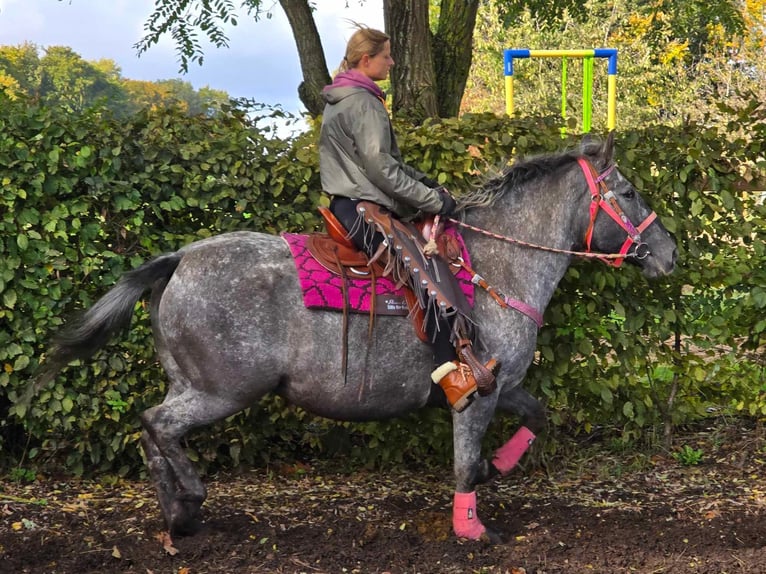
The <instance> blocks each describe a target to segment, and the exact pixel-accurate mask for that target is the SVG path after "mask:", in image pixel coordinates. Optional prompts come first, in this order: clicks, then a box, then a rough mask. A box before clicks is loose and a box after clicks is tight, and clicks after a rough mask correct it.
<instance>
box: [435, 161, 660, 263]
mask: <svg viewBox="0 0 766 574" xmlns="http://www.w3.org/2000/svg"><path fill="white" fill-rule="evenodd" d="M577 162H578V163H579V164H580V167H581V168H582V170H583V173H584V174H585V179H586V180H587V181H588V188H589V189H590V193H591V199H592V201H591V205H590V224H589V225H588V231H587V232H586V234H585V244H586V246H587V251H570V250H568V249H557V248H555V247H547V246H545V245H539V244H537V243H530V242H528V241H522V240H521V239H515V238H513V237H508V236H506V235H499V234H497V233H493V232H491V231H487V230H486V229H482V228H481V227H476V226H474V225H470V224H468V223H465V222H463V221H460V220H458V219H455V218H453V217H450V218H449V222H450V223H454V224H455V225H458V226H460V227H463V228H465V229H470V230H471V231H476V232H477V233H481V234H482V235H486V236H487V237H492V238H493V239H499V240H500V241H505V242H507V243H512V244H514V245H521V246H522V247H529V248H531V249H536V250H538V251H547V252H549V253H561V254H563V255H572V256H574V257H583V258H586V259H599V260H602V261H604V263H607V264H608V265H612V266H614V267H619V266H620V265H621V264H622V262H623V260H625V259H626V258H628V257H635V258H636V259H645V258H646V257H647V256H648V255H650V254H651V251H649V248H648V246H647V245H646V243H643V242H642V241H641V232H643V231H645V230H646V228H647V227H649V225H650V224H651V223H652V222H653V221H654V220H655V219H656V218H657V214H656V213H655V212H654V211H652V213H650V214H649V215H648V216H647V218H646V219H644V221H642V222H641V224H640V225H639V226H638V228H636V227H634V226H633V224H632V223H631V221H630V219H628V217H627V216H626V215H625V213H624V212H623V211H622V208H621V207H620V205H619V204H618V203H617V198H616V197H615V196H614V193H612V192H611V191H609V189H608V188H607V187H606V184H605V183H604V180H605V179H606V178H607V177H608V176H609V174H610V173H612V171H613V170H614V164H612V165H611V166H609V167H608V168H607V169H606V170H605V171H604V172H603V173H601V174H598V172H597V171H596V168H595V167H593V164H592V163H590V161H588V160H587V159H585V158H582V157H581V158H578V160H577ZM607 201H608V203H607ZM599 208H601V209H603V210H604V211H606V213H608V214H609V216H610V217H611V218H612V219H613V220H614V221H615V222H616V223H617V224H618V225H619V226H620V227H622V228H623V229H624V230H625V232H626V233H627V234H628V237H627V239H626V240H625V243H623V245H622V248H621V249H620V252H619V253H594V252H592V251H591V240H592V236H593V226H594V224H595V221H596V216H597V215H598V210H599ZM633 243H635V244H636V250H635V251H634V252H633V253H628V249H630V246H631V245H632V244H633ZM639 247H643V248H644V249H645V251H643V252H641V253H639V252H638V248H639ZM612 260H615V261H612Z"/></svg>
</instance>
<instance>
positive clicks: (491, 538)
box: [481, 527, 505, 545]
mask: <svg viewBox="0 0 766 574" xmlns="http://www.w3.org/2000/svg"><path fill="white" fill-rule="evenodd" d="M485 529H486V530H484V534H482V535H481V539H482V540H483V541H484V542H488V543H490V544H495V545H499V544H505V540H503V537H502V536H500V533H499V532H498V531H496V530H493V529H491V528H486V527H485Z"/></svg>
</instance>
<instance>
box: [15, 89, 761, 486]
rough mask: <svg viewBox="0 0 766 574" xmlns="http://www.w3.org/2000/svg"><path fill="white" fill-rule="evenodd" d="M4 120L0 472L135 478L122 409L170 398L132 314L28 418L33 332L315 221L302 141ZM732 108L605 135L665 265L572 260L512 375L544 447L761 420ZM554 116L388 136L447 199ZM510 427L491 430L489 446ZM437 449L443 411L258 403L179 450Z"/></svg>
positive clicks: (382, 453)
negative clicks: (142, 278)
mask: <svg viewBox="0 0 766 574" xmlns="http://www.w3.org/2000/svg"><path fill="white" fill-rule="evenodd" d="M0 98H2V96H0ZM0 109H2V111H3V113H2V115H0V181H1V182H2V187H0V254H1V255H0V295H1V297H0V305H1V306H0V366H2V369H1V370H0V388H2V394H0V411H2V412H0V414H1V415H2V422H0V441H2V442H0V448H2V453H0V454H1V455H2V459H1V460H0V462H2V463H4V464H6V465H10V464H20V461H21V460H22V457H23V461H24V462H23V463H21V464H27V465H44V464H46V463H47V464H51V465H53V464H55V465H58V466H61V465H63V466H64V467H65V468H66V469H67V471H69V472H74V473H82V472H95V471H101V472H107V471H108V472H118V473H121V474H129V473H135V472H139V471H141V469H142V468H143V467H142V463H141V457H140V452H139V449H138V448H137V444H138V436H139V434H140V426H139V423H138V414H139V413H140V412H141V411H142V410H143V409H145V408H147V407H149V406H152V405H154V404H156V403H158V402H159V401H161V400H162V397H163V394H164V391H165V379H164V375H163V373H162V371H161V369H160V368H159V365H158V363H157V361H156V359H155V357H154V349H153V346H152V342H151V336H150V332H149V327H148V325H149V323H148V317H147V314H146V310H145V308H144V307H143V306H141V307H139V308H138V309H137V314H136V318H135V319H134V323H133V327H132V328H131V330H130V331H129V332H128V333H127V334H126V335H125V336H124V337H122V338H120V339H119V340H115V341H114V342H112V343H111V344H110V345H109V346H108V347H107V348H106V349H105V351H103V352H101V353H99V354H98V355H97V356H96V357H95V358H94V360H92V361H89V362H87V363H84V364H77V363H75V364H73V365H72V366H70V367H69V368H68V369H67V370H65V371H64V372H63V373H62V374H61V375H60V376H59V377H58V378H57V379H56V381H55V383H53V384H51V385H50V386H49V387H48V388H46V389H44V390H43V391H42V392H41V393H40V395H39V396H38V397H37V399H36V401H35V402H34V403H33V405H32V406H31V407H30V408H29V409H25V408H24V407H23V406H22V405H21V404H19V403H17V400H18V398H19V397H20V396H21V394H23V390H24V388H25V386H26V384H27V382H28V379H29V377H30V376H31V375H32V374H33V373H34V370H35V368H36V366H37V364H38V363H39V361H40V360H41V359H42V358H43V356H44V352H45V348H46V343H47V339H48V338H49V336H50V335H51V334H52V332H54V331H55V330H56V329H57V328H58V327H59V326H60V325H61V324H62V322H63V320H64V319H65V318H66V317H68V316H71V315H72V314H73V313H75V312H76V311H78V310H80V309H82V308H83V307H86V306H89V305H90V304H92V303H93V302H94V301H95V299H96V298H97V297H98V296H100V295H101V294H103V293H104V292H105V291H106V290H107V289H108V288H109V286H111V285H112V284H113V283H114V282H115V281H116V280H117V278H118V277H119V276H120V275H121V274H122V273H124V272H125V271H126V270H128V269H131V268H133V267H136V266H137V265H139V264H140V263H141V262H142V261H144V260H145V259H146V258H148V257H150V256H153V255H156V254H159V253H161V252H164V251H169V250H175V249H177V248H178V247H180V246H181V245H184V244H186V243H188V242H189V241H193V240H195V239H198V238H201V237H207V236H209V235H211V234H215V233H219V232H223V231H229V230H235V229H251V230H260V231H268V232H278V231H282V230H300V229H312V228H314V227H315V226H316V225H317V224H318V220H317V217H316V211H315V205H316V204H317V203H318V202H319V201H320V195H319V193H318V190H319V189H320V185H319V177H318V167H317V165H318V162H317V154H316V145H315V143H316V139H317V134H316V131H315V130H313V129H312V130H309V131H308V132H307V133H305V134H302V135H300V136H298V137H297V138H287V139H280V138H278V137H274V136H273V135H271V133H270V132H269V131H268V130H263V129H259V128H258V127H257V125H258V124H257V121H258V118H257V117H253V113H254V112H253V110H252V109H248V108H247V107H245V106H232V107H231V108H227V109H224V110H223V111H222V112H221V113H220V114H218V115H216V116H214V117H187V116H185V115H184V114H183V113H182V112H181V111H180V110H172V109H171V110H156V111H147V112H145V113H143V114H140V115H138V116H136V117H133V118H131V119H128V120H117V119H115V118H113V117H110V115H109V114H108V113H107V112H106V111H104V110H100V109H94V110H90V111H88V112H87V113H86V114H84V115H82V116H73V115H68V114H67V113H65V112H64V111H62V110H57V109H49V108H43V107H37V106H35V105H34V104H32V103H31V102H25V101H10V100H7V99H0ZM728 112H729V115H730V117H731V121H730V124H729V125H728V126H727V127H726V130H725V131H724V130H721V131H719V130H716V129H713V128H705V127H702V126H698V125H686V126H682V127H673V128H671V127H666V126H655V127H651V128H646V129H645V130H642V131H631V132H625V133H619V134H618V148H617V153H618V164H619V165H620V168H621V169H622V171H623V172H624V173H625V174H626V175H628V176H630V178H631V179H632V181H633V182H634V183H635V184H636V186H637V187H638V188H639V189H640V190H641V191H642V193H644V195H646V196H647V197H648V198H649V200H650V201H651V203H652V204H653V206H654V207H655V208H656V210H657V212H658V213H659V214H660V216H661V218H662V220H663V222H664V223H665V225H666V226H667V227H668V228H669V229H671V230H672V231H673V232H674V233H676V235H677V237H678V240H679V250H680V257H681V262H680V269H679V271H678V272H677V273H675V274H674V275H673V276H671V277H670V278H667V279H662V280H660V281H657V282H652V283H648V282H646V281H645V280H644V279H643V278H642V277H641V276H640V274H639V273H638V272H637V271H636V270H635V269H633V268H627V269H621V270H619V271H615V270H612V269H610V268H607V267H605V266H602V265H601V264H599V263H593V262H577V263H576V264H575V265H573V267H572V268H571V269H570V271H569V273H568V274H567V275H566V277H565V278H564V280H563V282H562V284H561V286H560V288H559V290H558V292H557V293H556V295H555V297H554V299H553V302H552V304H551V305H550V307H549V309H548V310H547V312H546V317H545V318H546V326H545V327H544V328H543V329H542V331H541V333H540V339H539V353H538V357H537V359H536V361H535V365H534V366H533V367H532V368H531V369H530V372H529V377H528V381H527V385H528V388H530V390H532V391H533V392H534V393H536V394H537V395H538V396H540V397H541V398H544V399H545V400H546V403H547V404H548V407H549V410H550V414H551V421H552V431H553V432H552V433H551V435H552V436H554V437H555V435H556V431H558V430H559V429H561V430H565V431H567V432H591V431H593V429H596V428H606V429H613V430H614V431H616V432H617V433H619V436H621V437H622V438H623V439H624V440H626V441H630V440H635V439H638V438H645V437H648V436H653V434H654V433H656V432H657V431H658V430H660V431H661V430H662V429H663V428H666V427H667V428H668V429H672V428H673V426H674V425H678V424H684V423H687V422H690V421H693V420H696V419H697V418H698V417H700V416H704V414H705V412H706V411H707V410H710V409H720V410H723V411H725V412H742V413H745V414H748V415H750V416H758V417H762V416H765V415H766V387H764V383H763V380H764V366H763V359H764V357H763V351H762V349H761V350H759V346H760V345H762V344H763V342H764V338H765V337H764V332H766V320H765V319H764V315H766V313H765V312H764V309H766V291H765V290H764V286H766V276H764V275H765V274H766V271H764V270H765V269H766V266H765V265H764V229H765V228H766V226H765V225H764V205H763V200H762V199H763V198H762V195H759V194H757V193H752V192H751V191H747V190H749V189H758V188H760V189H764V185H763V181H764V179H766V178H765V177H764V173H766V169H765V168H766V165H765V163H764V151H763V150H762V149H761V145H762V144H761V143H760V142H762V141H764V140H766V133H765V132H766V127H765V126H766V118H765V116H766V112H764V110H763V109H762V108H758V107H757V106H756V105H755V104H753V106H752V107H751V108H748V109H745V110H728ZM557 121H558V120H557V119H556V118H550V119H547V118H537V119H533V120H530V119H526V120H518V119H515V120H513V119H508V118H498V117H495V116H492V115H472V116H466V117H463V118H461V119H460V120H444V121H440V122H432V123H426V124H424V125H422V126H418V127H414V128H413V127H412V126H405V125H398V126H397V128H398V130H399V132H400V133H401V135H400V138H401V139H400V145H401V147H402V149H403V150H404V152H405V154H406V159H407V161H408V162H410V163H412V164H414V165H416V166H419V167H420V168H421V169H422V170H424V171H426V172H428V173H430V174H432V175H434V176H437V177H438V178H439V179H440V181H442V182H444V183H445V184H446V185H448V186H450V187H451V188H452V189H454V190H455V191H457V192H459V191H460V190H461V189H465V188H467V187H468V186H471V185H475V184H476V182H477V181H478V180H479V179H480V177H481V174H484V173H487V172H488V171H492V170H494V169H497V168H500V167H502V165H503V164H504V163H505V161H507V160H508V158H513V157H518V156H521V155H525V154H530V153H540V152H543V151H554V150H559V149H562V148H564V147H569V146H573V145H575V144H576V143H577V139H576V138H569V139H567V140H562V139H561V135H560V132H559V126H558V125H557ZM484 274H485V275H487V276H489V277H491V270H484ZM500 287H502V286H500ZM509 424H512V423H510V422H507V423H504V422H498V423H497V424H496V425H493V429H492V433H491V434H492V435H493V437H492V438H493V439H497V440H499V439H500V436H499V435H506V434H507V433H508V432H510V431H509V428H508V425H509ZM423 428H427V429H428V431H427V432H425V433H424V432H422V429H423ZM450 441H451V438H450V425H449V417H448V416H447V414H446V413H445V412H441V411H433V410H427V411H423V412H421V413H418V414H415V415H411V416H408V417H403V418H401V419H397V420H395V421H390V422H383V423H366V424H353V425H352V424H341V423H331V422H329V421H325V420H322V419H317V418H314V417H311V416H310V415H308V414H307V413H305V412H303V411H301V410H299V409H294V408H292V407H289V406H288V405H286V404H285V403H284V402H283V401H282V400H281V399H278V398H267V399H264V400H263V401H262V402H261V403H260V404H259V405H254V406H253V408H252V409H249V410H248V411H245V412H243V413H240V414H238V415H236V416H234V417H231V418H230V419H228V420H227V421H223V422H221V423H219V424H216V425H214V427H213V428H207V429H203V430H200V431H197V432H196V433H194V434H193V435H192V436H190V437H188V439H187V441H186V444H187V450H188V452H189V454H190V455H191V456H192V458H194V459H195V460H198V461H199V462H200V464H201V466H203V467H207V466H210V465H215V466H217V465H232V464H239V463H247V464H260V463H264V462H268V461H269V459H270V457H288V456H289V457H293V456H298V455H299V453H303V454H304V455H305V453H308V454H316V453H318V452H340V453H344V454H348V455H351V456H352V457H353V458H354V460H356V461H360V462H364V463H367V464H375V465H383V464H395V463H401V462H407V461H409V460H423V459H425V460H427V461H430V462H433V463H434V464H441V463H443V461H444V460H448V459H449V457H450V454H451V442H450ZM491 442H492V440H488V447H489V446H492V445H490V444H489V443H491ZM30 461H31V462H30Z"/></svg>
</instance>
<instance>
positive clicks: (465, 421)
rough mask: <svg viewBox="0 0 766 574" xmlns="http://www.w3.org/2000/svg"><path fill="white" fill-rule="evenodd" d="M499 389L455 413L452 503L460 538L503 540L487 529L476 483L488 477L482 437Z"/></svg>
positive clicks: (493, 409)
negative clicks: (477, 495) (482, 517)
mask: <svg viewBox="0 0 766 574" xmlns="http://www.w3.org/2000/svg"><path fill="white" fill-rule="evenodd" d="M497 396H498V395H497V393H495V394H493V395H491V396H488V397H484V398H481V399H477V400H476V401H474V403H473V404H472V405H471V406H470V407H468V408H467V409H466V410H465V411H463V412H462V413H455V412H453V413H452V426H453V443H454V451H455V455H454V456H455V496H454V501H453V506H452V529H453V530H454V531H455V534H456V535H457V536H458V537H460V538H469V539H471V540H479V539H481V538H485V537H488V538H489V539H490V540H491V541H492V542H500V538H499V537H498V536H497V535H495V533H493V532H491V531H488V530H487V528H486V527H485V526H484V525H483V524H482V522H481V520H480V519H479V515H478V513H477V510H476V485H477V484H479V483H480V482H484V481H485V480H486V475H487V473H488V472H489V470H488V468H487V461H486V460H482V458H481V441H482V439H483V438H484V434H485V433H486V432H487V427H488V426H489V422H490V421H491V420H492V416H493V415H494V412H495V406H496V404H497Z"/></svg>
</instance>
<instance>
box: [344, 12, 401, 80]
mask: <svg viewBox="0 0 766 574" xmlns="http://www.w3.org/2000/svg"><path fill="white" fill-rule="evenodd" d="M353 24H354V27H355V28H356V32H354V33H353V35H352V36H351V38H350V39H349V41H348V44H346V55H345V56H344V57H343V61H341V63H340V66H339V67H338V71H340V72H345V71H346V70H351V69H353V68H356V67H357V66H358V65H359V62H360V61H361V60H362V56H364V55H365V54H367V55H369V56H370V57H371V58H372V57H374V56H377V55H378V54H379V53H380V52H382V51H383V48H384V46H385V44H386V42H388V41H389V40H390V39H391V38H390V37H389V36H388V34H386V33H385V32H381V31H380V30H376V29H375V28H368V27H367V26H364V25H363V24H357V23H356V22H353Z"/></svg>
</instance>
